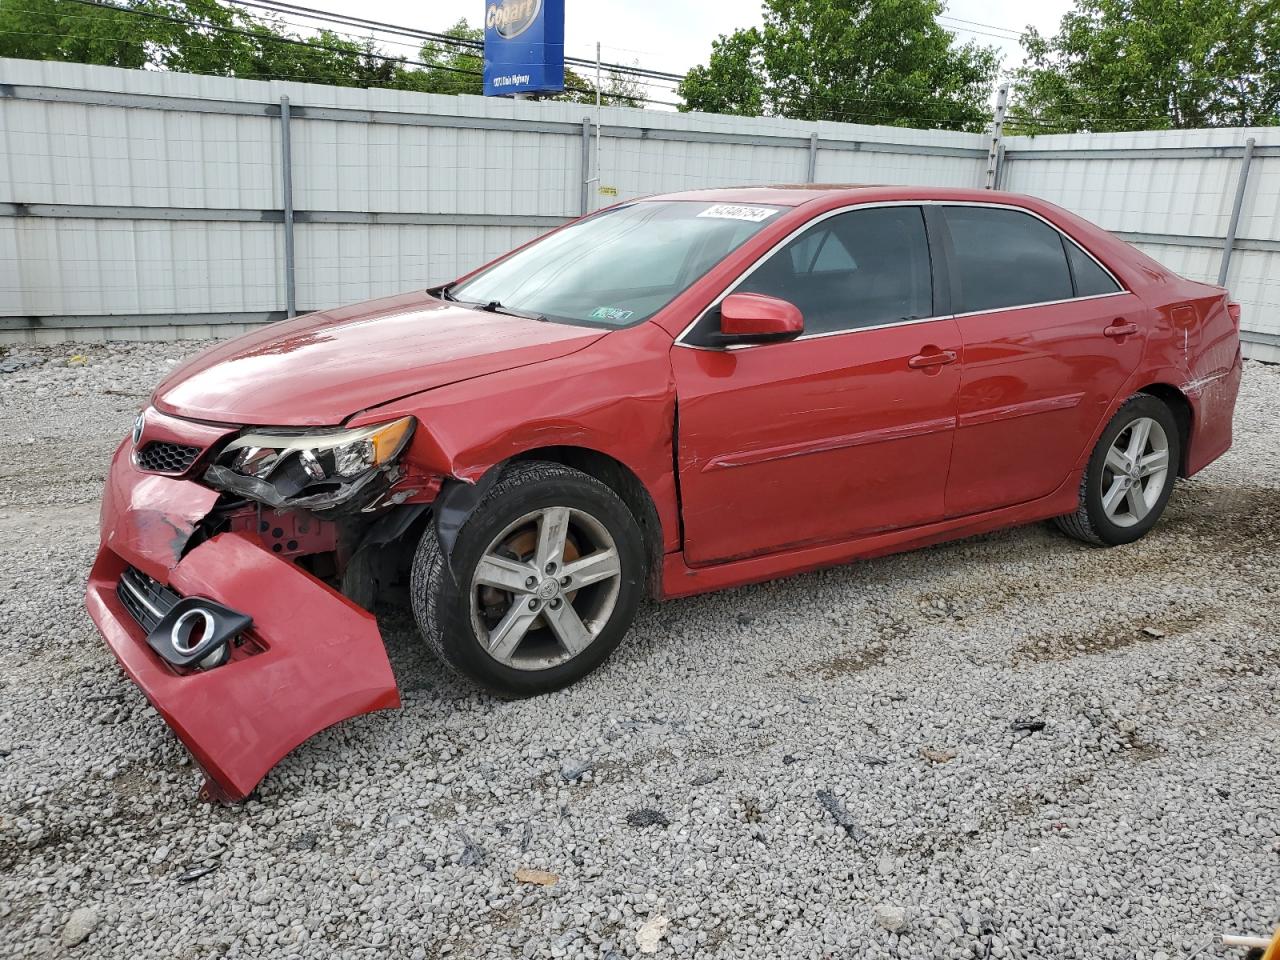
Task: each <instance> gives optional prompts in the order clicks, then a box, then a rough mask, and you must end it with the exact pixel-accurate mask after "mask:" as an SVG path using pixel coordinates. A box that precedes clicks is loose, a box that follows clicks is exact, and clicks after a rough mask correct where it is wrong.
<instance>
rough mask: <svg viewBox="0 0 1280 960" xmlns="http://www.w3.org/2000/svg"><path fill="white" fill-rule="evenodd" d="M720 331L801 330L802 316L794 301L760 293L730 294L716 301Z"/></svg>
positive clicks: (752, 332) (786, 331)
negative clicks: (718, 304)
mask: <svg viewBox="0 0 1280 960" xmlns="http://www.w3.org/2000/svg"><path fill="white" fill-rule="evenodd" d="M720 329H721V331H723V332H724V333H728V334H733V335H737V336H740V335H742V334H755V335H759V334H791V333H794V334H796V335H797V336H798V335H799V334H801V333H803V332H804V316H803V315H802V314H801V313H800V311H799V310H798V309H797V308H796V306H795V305H794V304H791V303H788V302H787V301H786V300H779V299H778V298H777V297H767V296H765V295H764V294H761V293H731V294H729V296H727V297H725V298H724V302H723V303H722V304H720Z"/></svg>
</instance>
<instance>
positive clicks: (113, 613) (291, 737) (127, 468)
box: [86, 443, 400, 802]
mask: <svg viewBox="0 0 1280 960" xmlns="http://www.w3.org/2000/svg"><path fill="white" fill-rule="evenodd" d="M125 446H127V443H126V444H125V445H122V447H121V449H120V450H119V451H117V454H116V458H115V460H114V462H113V464H112V470H111V474H110V476H109V477H108V480H107V489H106V492H105V494H104V498H103V511H102V545H101V547H100V549H99V551H98V556H97V559H96V561H95V563H94V566H93V570H92V572H91V573H90V575H89V585H88V590H87V594H86V605H87V607H88V610H89V615H90V616H91V617H92V618H93V621H94V623H95V624H96V625H97V627H98V629H99V631H100V632H101V633H102V635H103V637H104V638H105V640H106V641H107V645H108V646H109V647H110V648H111V651H112V653H114V654H115V656H116V658H117V659H118V660H119V661H120V664H121V666H122V667H123V668H124V670H125V672H126V673H127V674H128V675H129V677H130V678H131V679H132V680H133V681H134V682H135V683H136V684H137V685H138V686H139V688H140V689H141V690H142V692H143V693H144V694H145V695H146V697H147V699H148V700H149V701H150V702H151V704H152V705H153V706H154V707H155V708H156V710H157V711H158V712H159V713H160V715H161V717H163V718H164V721H165V723H167V724H168V725H169V727H170V728H171V729H172V730H173V732H174V733H175V734H176V735H177V737H178V739H179V740H181V741H182V743H183V744H184V745H185V746H186V748H187V749H188V750H189V751H190V752H191V755H192V757H193V758H194V759H195V761H196V762H197V763H198V764H199V765H200V767H201V768H202V769H203V770H204V772H205V774H206V777H207V781H206V783H205V786H204V790H203V793H204V795H205V796H206V797H207V798H208V799H211V800H217V801H221V802H236V801H239V800H242V799H244V798H245V797H247V796H248V795H249V794H250V793H251V792H252V791H253V789H254V788H255V787H256V786H257V785H258V783H259V782H260V781H261V780H262V778H263V777H264V776H265V775H266V773H267V772H268V771H269V770H270V769H271V768H272V767H273V766H275V764H276V763H278V762H279V761H280V760H281V759H282V758H283V757H284V756H285V755H286V754H288V753H289V751H291V750H292V749H294V748H295V747H297V746H298V745H299V744H301V743H302V742H303V741H305V740H307V739H308V738H309V737H311V736H313V735H315V734H316V733H318V732H320V731H321V730H324V729H325V728H327V727H329V726H332V725H333V724H335V723H338V722H339V721H341V720H345V719H347V718H349V717H354V716H357V715H359V714H362V713H369V712H372V711H374V710H382V709H389V708H394V707H398V706H399V705H400V696H399V692H398V690H397V687H396V683H395V677H394V675H393V674H392V671H391V665H390V663H389V662H388V660H387V655H386V649H385V647H384V646H383V643H382V637H381V634H380V633H379V631H378V627H377V623H376V621H375V620H374V617H373V615H372V614H370V613H369V612H368V611H366V610H364V609H362V608H361V607H359V606H357V605H355V604H354V603H352V602H351V601H350V600H348V599H347V598H346V597H344V596H342V595H341V594H339V593H338V592H337V591H335V590H333V589H331V588H330V587H329V586H327V585H326V584H324V583H322V582H321V581H319V580H317V579H315V578H314V577H312V576H311V575H310V574H308V573H307V572H306V571H304V570H302V569H301V568H300V567H297V566H295V565H294V564H293V563H291V562H289V561H288V560H285V559H283V558H281V557H278V556H275V555H274V554H272V553H271V552H270V551H269V550H267V549H265V548H264V547H263V546H262V545H261V544H260V543H258V542H256V541H255V540H253V539H250V538H249V537H248V536H246V535H244V534H240V533H222V534H219V535H217V536H215V537H213V538H212V539H210V540H207V541H205V542H203V543H200V544H199V545H198V546H196V547H194V548H192V549H190V550H186V549H185V548H186V545H187V542H188V540H189V539H190V537H191V533H192V532H193V531H194V529H195V525H196V524H197V523H198V522H199V520H200V519H202V518H203V517H204V515H205V514H207V513H208V511H209V510H210V509H211V508H212V506H213V503H214V502H215V501H216V498H217V494H216V493H214V492H213V491H211V490H208V489H207V488H205V487H203V486H201V485H199V484H197V483H193V482H191V481H187V480H179V479H173V478H169V477H162V476H156V475H150V474H144V473H142V472H140V471H138V470H137V469H136V467H134V466H133V464H132V463H131V462H130V458H129V457H128V455H127V453H126V452H125ZM130 566H133V567H135V568H137V569H139V570H142V571H143V572H145V573H146V574H147V575H148V576H150V577H152V578H153V579H155V580H157V581H158V582H160V583H163V584H165V585H167V586H169V587H170V588H171V589H173V590H174V591H176V592H177V593H179V594H181V595H182V596H184V597H203V598H207V599H209V600H213V601H215V602H217V603H220V604H222V605H224V606H226V607H230V608H232V609H234V610H239V611H244V612H245V613H247V614H249V615H250V616H252V618H253V627H252V631H253V634H254V639H255V641H256V647H257V648H258V652H256V653H255V654H253V655H251V656H244V657H240V658H233V659H232V660H231V661H230V662H229V663H226V664H224V665H223V666H220V667H216V668H214V669H211V670H193V671H181V670H177V669H175V668H174V667H173V666H171V665H170V664H168V663H166V662H165V661H164V660H163V659H161V657H160V656H158V655H157V654H156V652H155V651H154V650H152V649H151V648H150V647H149V646H148V645H147V642H146V636H145V631H144V630H143V629H142V627H141V626H140V625H139V624H138V623H137V621H135V620H134V619H133V617H132V615H131V614H130V613H129V612H128V610H127V609H126V608H125V606H124V604H123V603H122V602H121V601H120V599H119V597H118V596H117V595H116V584H117V582H118V581H119V579H120V577H121V576H122V575H123V573H124V571H125V570H126V569H127V568H128V567H130Z"/></svg>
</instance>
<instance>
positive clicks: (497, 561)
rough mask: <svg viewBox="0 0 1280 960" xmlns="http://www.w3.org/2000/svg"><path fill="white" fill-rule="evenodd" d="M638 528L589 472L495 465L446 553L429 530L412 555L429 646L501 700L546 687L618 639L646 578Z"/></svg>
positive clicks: (580, 670)
mask: <svg viewBox="0 0 1280 960" xmlns="http://www.w3.org/2000/svg"><path fill="white" fill-rule="evenodd" d="M644 558H645V551H644V549H643V542H642V536H641V533H640V527H639V525H638V524H637V523H636V520H635V518H634V517H633V516H632V515H631V511H630V510H629V509H628V508H627V506H626V504H625V503H623V502H622V500H621V499H620V498H619V497H618V495H617V494H616V493H614V492H613V490H611V489H610V488H609V487H608V486H606V485H605V484H603V483H601V482H600V481H599V480H596V479H595V478H594V477H591V476H589V475H588V474H585V473H582V472H581V471H578V470H573V469H571V468H569V467H565V466H562V465H561V464H557V463H545V462H525V463H516V464H512V465H511V466H509V467H507V468H505V469H504V471H503V474H502V476H501V477H500V478H499V479H498V481H497V482H496V483H495V484H494V486H493V489H492V490H490V491H489V493H488V494H487V495H486V496H485V498H484V499H483V500H482V501H481V502H480V504H479V506H477V507H476V509H475V511H474V512H473V513H472V514H471V516H470V517H469V518H468V519H467V522H466V523H465V524H464V525H463V526H462V529H461V530H460V531H459V532H458V537H457V540H456V542H455V544H454V548H453V552H452V555H451V556H450V557H448V558H446V557H445V555H444V551H443V550H442V549H441V546H440V543H439V540H438V537H437V535H436V531H435V528H434V526H429V527H428V528H427V530H426V531H425V532H424V534H423V537H422V541H421V542H420V543H419V545H418V551H417V554H416V556H415V557H414V563H413V575H412V583H411V590H412V598H413V611H414V615H415V617H416V619H417V621H418V628H419V630H420V631H421V632H422V635H423V637H424V638H426V640H427V642H428V643H429V644H430V646H431V647H432V648H433V649H434V650H435V652H436V654H437V655H438V656H439V657H440V658H441V659H442V660H443V661H444V662H445V663H446V664H447V665H448V666H450V667H452V668H453V669H454V670H455V671H456V672H458V673H460V674H462V675H463V676H465V677H468V678H469V679H471V680H474V681H475V682H476V683H479V684H480V685H482V686H484V687H487V688H489V689H490V690H493V691H494V692H496V693H500V694H504V695H507V696H530V695H533V694H537V693H544V692H547V691H550V690H555V689H558V688H560V687H563V686H566V685H567V684H570V683H573V682H574V681H575V680H578V679H579V678H581V677H583V676H585V675H586V674H588V673H590V672H591V671H592V670H594V669H595V668H596V667H597V666H599V665H600V664H601V663H602V662H603V661H604V659H605V658H606V657H607V656H608V655H609V654H610V653H611V652H612V651H613V649H614V648H615V647H616V646H617V645H618V643H619V642H620V641H621V640H622V637H623V635H624V634H625V633H626V631H627V629H628V627H630V625H631V620H632V618H633V617H634V615H635V610H636V606H637V604H638V603H639V600H640V594H641V591H642V589H643V585H644V582H645V559H644Z"/></svg>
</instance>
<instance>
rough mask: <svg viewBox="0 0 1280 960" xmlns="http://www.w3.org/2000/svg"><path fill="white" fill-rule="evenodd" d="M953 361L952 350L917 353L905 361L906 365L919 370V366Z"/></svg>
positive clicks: (936, 365) (954, 354)
mask: <svg viewBox="0 0 1280 960" xmlns="http://www.w3.org/2000/svg"><path fill="white" fill-rule="evenodd" d="M926 349H927V348H926ZM955 362H956V352H955V351H954V350H939V351H937V352H936V353H918V354H916V355H915V356H914V357H912V358H911V359H910V360H908V361H907V366H908V367H911V369H913V370H919V369H920V368H921V367H940V366H942V365H943V364H947V363H955Z"/></svg>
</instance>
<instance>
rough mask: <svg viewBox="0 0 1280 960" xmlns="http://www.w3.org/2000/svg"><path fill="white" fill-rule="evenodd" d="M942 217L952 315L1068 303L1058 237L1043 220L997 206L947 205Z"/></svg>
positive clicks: (1069, 292)
mask: <svg viewBox="0 0 1280 960" xmlns="http://www.w3.org/2000/svg"><path fill="white" fill-rule="evenodd" d="M943 215H944V217H945V219H946V223H947V229H948V230H949V231H950V233H951V243H952V258H951V264H952V272H953V275H954V278H955V280H956V285H957V287H958V296H959V302H958V303H957V304H956V305H955V311H956V313H976V312H978V311H982V310H1000V309H1003V308H1007V307H1021V306H1026V305H1028V304H1033V303H1050V302H1052V301H1055V300H1070V299H1071V298H1072V297H1073V296H1074V295H1075V294H1074V291H1073V288H1072V285H1071V270H1070V268H1069V267H1068V266H1067V254H1066V251H1065V250H1064V249H1063V244H1062V235H1061V234H1060V233H1059V232H1058V231H1057V230H1055V229H1054V228H1053V227H1051V226H1049V225H1048V224H1047V223H1045V222H1044V221H1043V220H1040V219H1037V218H1036V217H1033V216H1031V214H1029V213H1023V212H1021V211H1019V210H1009V209H1001V208H997V207H962V206H948V207H944V208H943ZM1086 259H1087V258H1086ZM1094 266H1097V265H1096V264H1094Z"/></svg>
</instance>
